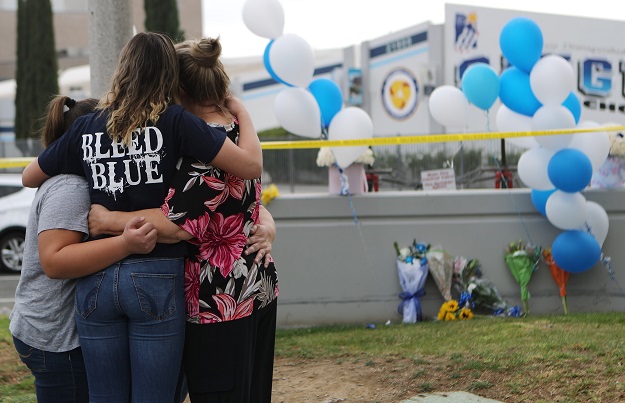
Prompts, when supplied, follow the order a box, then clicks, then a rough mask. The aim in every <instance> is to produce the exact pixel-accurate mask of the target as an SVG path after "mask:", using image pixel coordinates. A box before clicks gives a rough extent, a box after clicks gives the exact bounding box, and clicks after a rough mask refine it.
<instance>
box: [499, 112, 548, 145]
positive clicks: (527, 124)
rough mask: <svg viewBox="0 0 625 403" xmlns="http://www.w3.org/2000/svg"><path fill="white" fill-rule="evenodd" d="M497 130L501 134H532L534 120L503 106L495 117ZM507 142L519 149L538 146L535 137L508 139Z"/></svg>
mask: <svg viewBox="0 0 625 403" xmlns="http://www.w3.org/2000/svg"><path fill="white" fill-rule="evenodd" d="M495 123H496V124H497V130H498V131H500V132H530V131H532V118H531V117H529V116H525V115H522V114H520V113H516V112H515V111H513V110H511V109H510V108H508V107H507V106H506V105H504V104H501V106H500V107H499V109H498V110H497V115H496V116H495ZM506 141H507V142H509V143H510V144H514V145H515V146H518V147H523V148H533V147H536V146H538V143H537V142H536V138H535V137H534V136H527V137H508V138H506Z"/></svg>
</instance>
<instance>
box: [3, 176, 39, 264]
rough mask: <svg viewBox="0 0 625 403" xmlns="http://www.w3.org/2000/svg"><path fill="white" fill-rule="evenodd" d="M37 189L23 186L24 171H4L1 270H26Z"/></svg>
mask: <svg viewBox="0 0 625 403" xmlns="http://www.w3.org/2000/svg"><path fill="white" fill-rule="evenodd" d="M36 191H37V189H30V188H25V187H23V186H22V175H21V174H0V271H4V272H10V273H20V272H21V270H22V259H23V257H24V235H25V233H26V224H27V223H28V215H29V213H30V205H31V204H32V202H33V199H34V197H35V192H36Z"/></svg>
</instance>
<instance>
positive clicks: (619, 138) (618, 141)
mask: <svg viewBox="0 0 625 403" xmlns="http://www.w3.org/2000/svg"><path fill="white" fill-rule="evenodd" d="M608 138H609V139H610V153H609V156H611V157H621V158H622V157H625V136H623V133H621V132H617V131H612V132H608Z"/></svg>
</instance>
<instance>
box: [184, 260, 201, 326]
mask: <svg viewBox="0 0 625 403" xmlns="http://www.w3.org/2000/svg"><path fill="white" fill-rule="evenodd" d="M199 293H200V263H199V262H195V261H192V260H191V259H185V262H184V299H185V302H186V304H187V315H189V316H195V315H197V314H198V313H199V312H200V301H199Z"/></svg>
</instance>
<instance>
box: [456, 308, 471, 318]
mask: <svg viewBox="0 0 625 403" xmlns="http://www.w3.org/2000/svg"><path fill="white" fill-rule="evenodd" d="M458 317H459V318H460V319H472V318H473V312H471V310H470V309H469V308H462V310H461V311H460V313H459V314H458Z"/></svg>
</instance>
